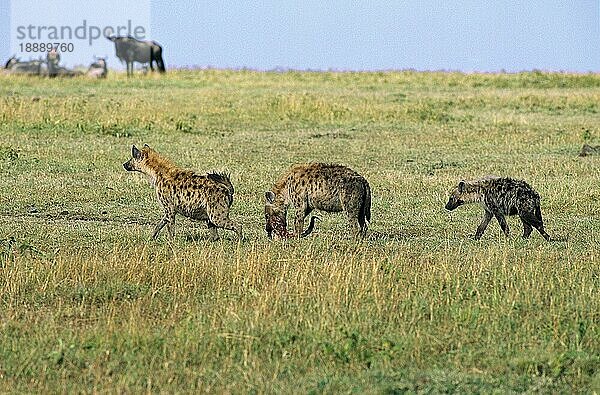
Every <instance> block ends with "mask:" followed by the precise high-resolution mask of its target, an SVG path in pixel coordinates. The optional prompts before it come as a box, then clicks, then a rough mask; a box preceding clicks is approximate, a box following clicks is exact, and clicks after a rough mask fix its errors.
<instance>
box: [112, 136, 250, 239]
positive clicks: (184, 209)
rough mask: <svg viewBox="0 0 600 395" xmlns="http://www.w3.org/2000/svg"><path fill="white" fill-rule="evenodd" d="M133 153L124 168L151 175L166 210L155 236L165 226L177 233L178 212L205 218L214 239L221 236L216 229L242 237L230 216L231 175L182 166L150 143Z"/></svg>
mask: <svg viewBox="0 0 600 395" xmlns="http://www.w3.org/2000/svg"><path fill="white" fill-rule="evenodd" d="M131 156H132V158H131V159H129V160H128V161H127V162H125V163H123V167H124V168H125V170H127V171H139V172H141V173H144V174H146V175H147V176H149V177H150V180H151V181H152V183H153V184H154V186H155V188H156V196H157V198H158V201H159V202H160V204H162V206H163V209H164V210H165V215H164V217H163V219H162V220H161V221H160V222H159V223H158V224H157V225H156V228H154V233H153V234H152V238H154V239H156V238H157V237H158V233H159V232H160V231H161V229H162V228H163V227H164V226H165V225H167V230H168V231H169V235H170V236H171V237H173V236H174V235H175V214H181V215H183V216H185V217H189V218H192V219H195V220H199V221H206V224H207V225H208V228H209V229H210V231H211V236H212V239H213V240H216V239H218V238H219V236H218V234H217V228H223V229H229V230H233V231H235V232H236V233H237V236H238V237H239V238H241V237H242V227H241V225H236V224H235V223H234V222H233V221H231V220H230V219H229V208H230V207H231V204H232V203H233V193H234V190H233V185H232V184H231V181H230V179H229V175H228V174H223V173H208V174H196V173H194V172H193V171H191V170H184V169H180V168H179V167H177V166H175V165H174V164H173V163H172V162H170V161H169V160H168V159H166V158H164V157H162V156H161V155H159V154H158V152H156V151H154V150H153V149H152V148H150V147H149V146H148V145H147V144H145V145H144V148H142V149H141V150H139V149H138V148H136V146H135V145H134V146H133V147H132V148H131Z"/></svg>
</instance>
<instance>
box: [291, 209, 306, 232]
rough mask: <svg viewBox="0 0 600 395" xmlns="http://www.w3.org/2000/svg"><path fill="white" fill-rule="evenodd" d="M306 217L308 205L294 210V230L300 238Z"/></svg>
mask: <svg viewBox="0 0 600 395" xmlns="http://www.w3.org/2000/svg"><path fill="white" fill-rule="evenodd" d="M304 218H306V207H304V206H301V207H297V208H296V210H295V211H294V231H295V236H296V237H298V238H300V235H302V232H304Z"/></svg>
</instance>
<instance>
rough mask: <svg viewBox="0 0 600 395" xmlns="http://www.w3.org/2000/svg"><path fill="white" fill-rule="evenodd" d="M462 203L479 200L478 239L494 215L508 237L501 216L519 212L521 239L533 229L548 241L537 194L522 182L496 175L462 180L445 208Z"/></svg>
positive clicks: (506, 228) (503, 219) (448, 208)
mask: <svg viewBox="0 0 600 395" xmlns="http://www.w3.org/2000/svg"><path fill="white" fill-rule="evenodd" d="M465 203H481V205H482V206H483V221H481V224H480V225H479V227H478V228H477V232H476V233H475V239H476V240H478V239H480V238H481V236H482V235H483V232H485V228H486V227H487V226H488V224H489V223H490V221H491V219H492V217H496V219H497V220H498V223H499V224H500V227H501V228H502V231H503V232H504V234H505V235H506V236H508V224H507V223H506V219H505V218H504V216H505V215H518V216H519V218H521V222H523V238H525V239H526V238H528V237H529V235H530V234H531V231H532V230H533V228H536V229H537V230H538V231H539V232H540V234H541V235H542V236H544V238H545V239H546V240H547V241H550V236H549V235H548V233H546V231H545V230H544V223H543V220H542V211H541V210H540V195H539V194H538V193H537V192H536V191H535V190H534V189H533V188H532V187H531V186H529V184H527V183H526V182H525V181H522V180H515V179H512V178H500V177H495V176H486V177H484V178H481V179H478V180H472V181H461V182H459V183H458V186H457V187H456V188H455V189H454V191H452V194H451V195H450V199H449V200H448V203H446V209H447V210H454V209H455V208H457V207H458V206H461V205H463V204H465Z"/></svg>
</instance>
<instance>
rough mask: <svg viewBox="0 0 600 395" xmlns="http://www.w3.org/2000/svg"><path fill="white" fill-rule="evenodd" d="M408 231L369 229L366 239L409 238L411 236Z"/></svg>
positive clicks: (390, 239) (389, 239)
mask: <svg viewBox="0 0 600 395" xmlns="http://www.w3.org/2000/svg"><path fill="white" fill-rule="evenodd" d="M411 236H414V235H410V234H408V233H405V232H400V231H399V230H390V231H387V232H378V231H376V230H369V231H368V232H367V236H366V237H365V239H364V241H393V240H407V239H409V238H411Z"/></svg>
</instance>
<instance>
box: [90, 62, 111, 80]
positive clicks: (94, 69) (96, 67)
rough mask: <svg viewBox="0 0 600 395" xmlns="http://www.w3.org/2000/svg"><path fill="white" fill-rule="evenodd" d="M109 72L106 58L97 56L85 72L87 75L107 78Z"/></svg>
mask: <svg viewBox="0 0 600 395" xmlns="http://www.w3.org/2000/svg"><path fill="white" fill-rule="evenodd" d="M107 74H108V68H107V67H106V58H97V60H96V61H95V62H94V63H92V64H91V65H90V67H89V68H88V71H87V72H86V73H85V75H86V76H88V77H90V78H106V75H107Z"/></svg>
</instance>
